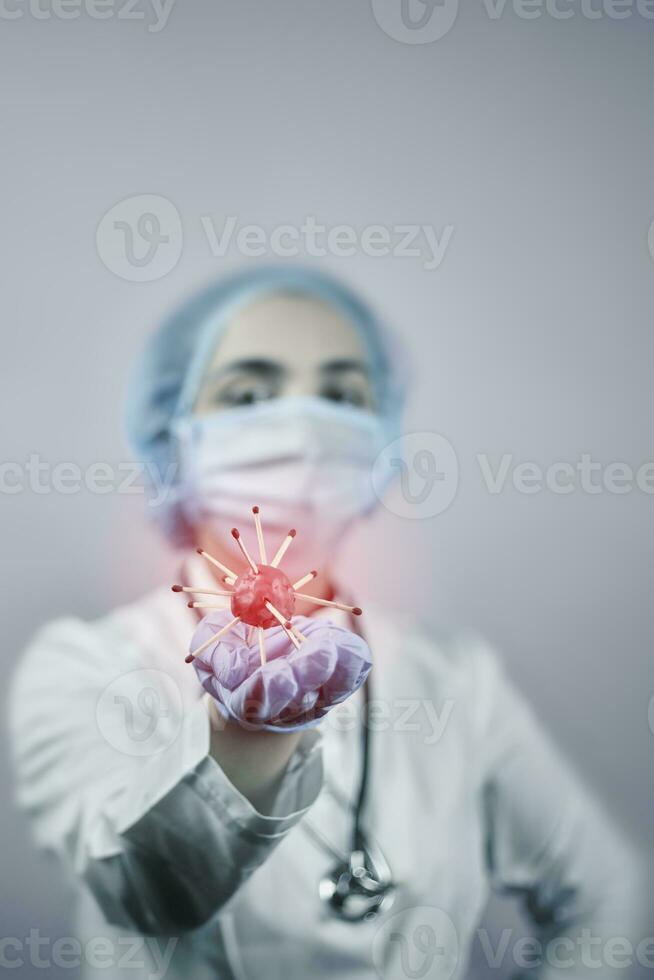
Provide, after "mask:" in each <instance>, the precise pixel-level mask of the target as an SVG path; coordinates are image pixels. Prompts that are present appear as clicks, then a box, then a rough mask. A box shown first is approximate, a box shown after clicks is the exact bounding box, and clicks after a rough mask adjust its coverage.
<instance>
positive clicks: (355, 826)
mask: <svg viewBox="0 0 654 980" xmlns="http://www.w3.org/2000/svg"><path fill="white" fill-rule="evenodd" d="M196 615H198V616H199V615H200V614H199V613H198V611H197V610H196ZM350 628H351V629H352V631H353V632H355V633H358V635H359V636H361V637H362V638H363V639H365V637H364V636H363V632H362V630H361V627H360V626H359V623H358V622H357V621H356V620H355V619H354V617H353V616H350ZM370 690H371V684H370V677H368V679H367V680H366V682H365V684H364V685H363V689H362V693H363V705H362V711H361V775H360V777H359V787H358V791H357V795H356V799H355V802H354V805H352V804H351V803H350V802H349V801H348V800H347V799H346V798H345V797H344V796H343V795H342V794H341V793H340V791H339V790H338V789H337V788H336V787H334V786H328V787H326V789H327V792H329V793H331V795H332V796H333V797H334V799H335V800H336V801H337V802H338V803H339V805H340V806H342V807H343V808H344V809H351V810H352V831H351V835H350V847H349V849H348V850H347V851H341V850H339V849H338V848H336V847H335V846H334V845H333V844H332V843H331V842H330V841H329V840H328V839H327V837H325V835H324V834H323V833H322V832H321V831H320V830H318V828H317V827H315V826H314V825H313V824H312V823H311V821H310V820H309V819H308V818H306V817H305V818H304V820H303V821H302V823H301V826H302V828H303V829H304V830H305V832H306V833H308V834H309V836H310V837H311V838H312V839H313V840H314V841H315V843H317V844H318V845H319V846H320V847H322V849H323V850H325V851H327V852H328V853H329V854H331V855H332V857H334V858H335V859H336V864H334V866H333V867H332V869H331V870H330V871H328V872H327V874H326V875H324V876H323V877H322V878H321V879H320V882H319V884H318V895H319V897H320V899H321V900H322V901H323V902H324V904H325V906H326V907H327V909H328V910H329V912H330V913H331V914H332V915H334V916H336V917H337V918H339V919H341V920H343V921H344V922H353V923H354V922H370V921H371V920H373V919H375V918H377V916H378V915H380V914H381V913H382V912H385V911H387V910H388V909H389V908H390V907H391V905H392V904H393V901H394V898H395V891H396V888H397V885H396V882H395V881H394V880H393V875H392V873H391V869H390V867H389V864H388V861H387V860H386V858H385V857H384V854H383V852H382V850H381V848H380V847H379V845H378V844H377V842H376V841H374V840H373V838H372V836H371V835H370V834H366V833H365V832H364V830H363V826H362V823H363V812H364V809H365V805H366V800H367V796H368V788H369V783H370V769H371V738H370V734H371V733H370V717H369V716H370V703H371V696H370Z"/></svg>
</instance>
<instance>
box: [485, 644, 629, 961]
mask: <svg viewBox="0 0 654 980" xmlns="http://www.w3.org/2000/svg"><path fill="white" fill-rule="evenodd" d="M472 660H473V672H474V679H473V690H474V691H475V692H476V737H477V748H476V754H477V758H478V760H479V765H480V782H479V785H480V792H481V798H482V807H483V812H484V814H485V829H486V856H487V863H488V870H489V874H490V879H491V883H492V886H493V887H494V889H496V890H498V891H500V892H503V893H505V894H506V893H508V894H514V895H517V896H519V897H520V898H521V899H522V900H523V903H524V911H525V912H526V913H527V917H528V921H529V923H530V925H531V927H532V929H531V931H530V939H534V940H535V943H534V944H533V946H532V945H531V944H530V945H529V946H526V947H524V948H523V951H522V952H521V954H520V955H521V956H522V959H523V962H522V963H521V964H520V969H519V970H518V972H517V974H516V976H517V977H522V976H527V975H528V976H529V977H530V978H533V977H535V976H538V977H539V978H541V980H554V978H557V980H561V978H562V977H574V978H583V977H590V976H593V977H597V976H601V977H602V980H608V978H609V977H613V976H620V977H624V976H625V964H626V963H627V961H628V959H629V949H630V948H631V957H632V960H633V955H634V951H635V950H636V948H637V943H638V942H639V940H640V939H641V938H642V934H641V933H640V927H641V917H642V914H643V913H642V909H643V895H642V891H643V884H642V882H641V881H640V877H639V872H638V870H637V868H638V862H637V860H636V857H635V855H634V853H633V851H632V849H631V846H629V845H628V844H627V843H626V842H625V840H624V839H623V838H622V836H621V835H620V833H618V831H617V830H616V829H615V828H614V827H613V826H612V825H611V823H610V822H609V820H608V819H607V817H606V816H605V815H604V814H603V813H602V811H601V808H600V807H599V805H598V803H597V802H596V801H595V800H593V799H592V797H591V796H590V794H589V793H588V792H587V791H586V790H585V789H584V788H583V787H582V786H581V784H580V782H579V779H578V777H577V776H576V775H575V774H574V773H573V772H572V771H571V769H570V768H569V767H568V766H567V764H566V763H565V762H564V760H563V759H562V758H561V756H560V754H559V753H558V752H557V750H556V749H555V748H554V746H553V745H552V743H551V742H550V740H549V739H548V737H547V736H546V735H545V733H544V732H543V731H542V729H541V727H540V725H539V724H538V722H537V721H536V719H535V717H534V715H533V713H532V711H531V710H530V708H529V707H528V705H527V704H526V702H525V701H524V699H523V698H522V697H521V695H520V694H519V693H518V692H517V691H516V690H515V689H514V687H513V686H512V685H511V683H510V682H509V681H508V679H507V678H506V677H505V675H504V672H503V670H502V668H501V666H500V664H499V661H498V659H497V657H496V656H495V654H494V653H493V652H492V651H490V650H488V649H484V648H483V647H480V648H479V649H478V650H477V652H476V653H475V654H474V656H473V658H472ZM643 925H644V923H643ZM625 940H626V943H627V944H631V947H630V946H629V945H625V942H624V941H625ZM625 950H626V952H625ZM528 964H529V965H531V966H533V967H534V968H535V969H527V966H528ZM523 967H524V972H520V970H521V969H522V968H523Z"/></svg>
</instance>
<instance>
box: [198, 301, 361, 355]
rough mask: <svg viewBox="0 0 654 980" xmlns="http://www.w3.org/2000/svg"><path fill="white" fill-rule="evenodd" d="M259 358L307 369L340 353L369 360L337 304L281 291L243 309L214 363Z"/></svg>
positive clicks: (224, 335) (225, 334) (219, 346)
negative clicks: (335, 305) (334, 305)
mask: <svg viewBox="0 0 654 980" xmlns="http://www.w3.org/2000/svg"><path fill="white" fill-rule="evenodd" d="M248 357H257V358H262V359H266V360H271V361H277V362H278V363H281V364H284V365H286V366H287V367H288V368H289V369H291V370H292V369H293V368H294V367H297V368H307V367H311V366H312V365H318V364H320V363H322V362H323V361H330V360H335V359H340V358H346V359H356V360H360V361H362V362H363V363H364V364H365V363H367V361H368V356H367V352H366V349H365V347H364V345H363V343H362V341H361V338H360V337H359V334H358V333H357V331H356V329H355V328H354V326H353V325H352V324H351V323H350V321H349V320H348V319H347V318H346V317H345V316H343V315H342V314H341V313H340V312H339V311H338V310H337V309H335V308H334V307H332V306H329V304H327V303H323V302H321V301H320V300H317V299H312V298H311V297H306V296H300V295H293V294H291V293H278V294H273V295H270V296H265V297H261V298H260V299H256V300H253V301H252V302H251V303H249V304H248V305H247V306H245V307H243V309H241V310H238V311H237V312H236V313H235V314H234V316H233V317H232V318H231V319H230V321H229V322H228V324H227V326H226V328H225V330H224V331H223V333H222V335H221V337H220V339H219V341H218V344H217V346H216V349H215V351H214V354H213V357H212V358H211V362H210V366H211V367H214V368H215V367H222V366H224V365H227V364H229V363H230V362H232V361H237V360H241V359H243V358H248Z"/></svg>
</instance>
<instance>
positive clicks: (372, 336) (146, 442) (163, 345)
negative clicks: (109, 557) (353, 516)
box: [127, 266, 405, 545]
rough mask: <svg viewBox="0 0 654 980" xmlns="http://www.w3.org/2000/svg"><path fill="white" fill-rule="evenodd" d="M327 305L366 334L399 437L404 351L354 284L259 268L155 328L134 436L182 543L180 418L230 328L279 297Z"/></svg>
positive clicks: (295, 270)
mask: <svg viewBox="0 0 654 980" xmlns="http://www.w3.org/2000/svg"><path fill="white" fill-rule="evenodd" d="M289 292H290V293H295V294H300V295H302V296H303V297H308V298H311V299H317V300H322V301H323V302H325V303H328V304H329V305H330V306H332V307H333V308H335V309H336V310H338V311H339V312H340V313H341V314H342V315H343V316H345V318H346V319H348V320H349V321H350V322H351V323H352V325H353V327H354V328H355V329H356V331H357V332H358V334H359V336H360V337H361V340H362V342H363V344H364V346H365V348H366V350H367V352H368V357H369V360H370V368H371V377H372V382H373V386H374V390H375V395H376V399H377V406H378V409H377V410H378V412H379V413H380V415H381V416H382V417H383V419H384V422H385V423H386V426H387V431H388V432H389V437H393V436H394V435H395V434H396V433H397V431H398V427H399V419H400V415H401V411H402V407H403V402H404V389H405V385H404V379H403V371H402V369H401V368H400V361H401V358H400V356H399V351H397V350H396V349H394V347H393V344H392V341H391V339H390V338H389V336H388V335H387V334H386V332H385V330H384V328H383V327H382V326H381V324H380V323H379V321H378V320H377V318H376V317H375V316H374V314H373V313H372V311H371V310H370V309H369V308H368V306H367V305H366V304H365V303H364V302H363V301H362V300H361V299H360V298H359V297H358V296H357V295H356V294H355V293H354V292H352V291H351V290H350V289H349V288H348V287H347V286H345V285H343V284H342V283H340V282H338V281H337V280H335V279H333V278H331V277H330V276H327V275H325V274H323V273H320V272H316V271H314V270H312V269H307V268H304V267H297V266H280V267H273V268H270V267H265V268H258V269H255V270H252V271H246V272H242V273H240V274H238V275H234V276H232V277H230V278H228V279H225V280H222V281H219V282H217V283H212V284H211V285H210V286H209V287H208V288H206V289H205V290H204V291H203V292H201V293H199V294H197V295H196V296H194V297H192V298H191V299H190V300H188V301H187V302H186V303H185V304H184V305H182V306H181V307H180V308H179V309H177V310H176V311H175V312H174V313H172V315H171V316H169V317H168V318H167V319H166V320H165V321H164V322H163V323H162V324H161V326H160V327H159V329H157V330H156V331H155V333H154V334H153V335H152V337H151V338H150V340H149V342H148V343H147V345H146V347H145V350H144V351H143V354H142V355H141V357H140V359H139V360H138V362H137V364H136V368H135V370H134V372H133V374H132V378H131V381H130V384H129V387H128V392H127V435H128V439H129V442H130V445H131V447H132V449H133V451H134V452H135V453H136V455H137V457H138V458H139V459H140V461H141V462H142V463H143V464H144V465H145V467H146V470H145V472H146V482H147V483H148V484H149V485H150V487H156V488H157V489H160V488H161V487H162V486H165V487H166V493H165V494H163V495H161V496H163V500H161V501H160V502H159V503H158V504H157V505H156V507H153V508H152V514H153V517H154V518H155V519H156V520H157V522H158V523H159V524H160V525H161V527H162V528H163V530H164V531H165V533H166V534H167V536H168V537H169V538H170V539H171V541H172V542H173V543H174V544H177V545H188V544H190V543H191V541H192V529H191V528H189V527H188V526H187V525H186V521H185V518H184V516H183V514H182V509H181V507H180V502H179V495H178V493H177V492H176V491H177V490H178V487H177V484H176V475H177V473H178V466H177V457H176V447H175V441H174V439H173V437H172V433H171V425H172V422H173V420H175V419H178V418H180V417H182V416H184V415H187V414H189V413H190V412H192V410H193V406H194V404H195V400H196V397H197V393H198V391H199V388H200V383H201V381H202V378H203V376H204V372H205V370H206V367H207V365H208V363H209V360H210V359H211V357H212V354H213V352H214V350H215V348H216V344H217V342H218V340H219V338H220V335H221V333H222V331H223V330H224V329H225V327H226V326H227V324H228V323H229V321H230V319H231V318H232V317H233V316H234V314H235V313H236V311H237V310H239V309H241V308H243V307H244V306H246V305H247V304H249V303H250V302H252V301H253V300H254V299H259V298H260V297H261V296H263V295H265V294H271V293H289Z"/></svg>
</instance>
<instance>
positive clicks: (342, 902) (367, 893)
mask: <svg viewBox="0 0 654 980" xmlns="http://www.w3.org/2000/svg"><path fill="white" fill-rule="evenodd" d="M370 700H371V699H370V680H369V679H368V680H367V681H366V683H365V684H364V685H363V709H362V714H361V776H360V780H359V789H358V792H357V796H356V800H355V803H354V806H353V807H352V831H351V837H350V848H349V850H348V851H346V852H341V851H339V850H338V849H337V848H336V847H334V845H333V844H332V843H331V842H330V841H329V840H328V839H327V838H326V837H325V835H324V834H323V833H322V832H321V831H319V830H318V829H317V828H316V827H315V826H314V825H313V824H312V823H311V821H310V819H309V818H307V817H305V819H304V820H303V821H302V824H301V826H302V827H303V828H304V830H305V831H306V832H307V833H308V834H309V835H310V836H311V837H312V838H313V840H314V841H315V842H316V843H317V844H319V845H320V846H321V847H322V848H323V849H324V850H326V851H328V852H329V853H330V854H331V855H332V856H333V857H335V858H336V864H335V865H334V866H333V867H332V869H331V870H330V871H328V872H327V874H326V875H324V876H323V877H322V878H321V879H320V882H319V885H318V894H319V896H320V898H321V899H322V901H323V902H324V903H325V905H326V907H327V908H328V910H329V911H330V913H331V914H333V915H335V916H337V917H338V918H339V919H342V920H344V921H345V922H370V921H371V920H372V919H375V918H377V916H378V915H380V913H382V912H385V911H387V910H388V909H389V908H390V907H391V905H392V904H393V900H394V898H395V890H396V883H395V882H394V880H393V876H392V874H391V869H390V867H389V864H388V861H387V860H386V858H385V857H384V854H383V852H382V850H381V848H380V847H379V845H378V844H377V842H376V841H374V840H373V838H372V836H371V835H369V834H366V833H365V832H364V830H363V827H362V816H363V811H364V807H365V804H366V797H367V794H368V784H369V782H370V779H369V773H370V762H371V759H370V741H371V739H370V726H369V718H368V715H369V707H370ZM327 791H328V792H330V793H331V794H332V796H334V798H335V799H336V800H337V802H338V803H340V804H341V805H342V806H344V807H348V808H349V807H350V806H351V804H349V802H348V801H347V800H346V799H345V798H344V797H343V796H342V795H341V794H340V793H339V792H338V790H336V788H335V787H333V786H331V787H328V788H327Z"/></svg>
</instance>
